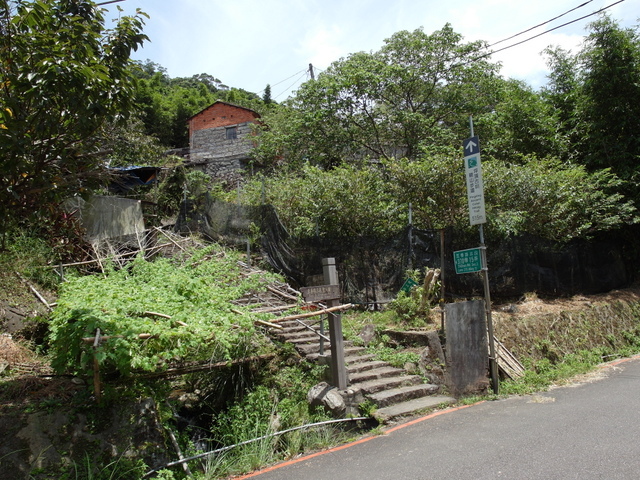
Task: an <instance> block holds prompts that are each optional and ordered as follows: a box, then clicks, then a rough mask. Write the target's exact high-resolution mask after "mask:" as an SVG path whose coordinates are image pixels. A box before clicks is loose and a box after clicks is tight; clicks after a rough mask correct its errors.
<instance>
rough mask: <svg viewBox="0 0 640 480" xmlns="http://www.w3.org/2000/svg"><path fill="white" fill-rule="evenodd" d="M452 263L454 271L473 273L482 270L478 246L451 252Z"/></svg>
mask: <svg viewBox="0 0 640 480" xmlns="http://www.w3.org/2000/svg"><path fill="white" fill-rule="evenodd" d="M453 263H454V264H455V267H456V273H458V274H459V273H473V272H479V271H480V270H482V256H481V254H480V248H469V249H467V250H458V251H457V252H453Z"/></svg>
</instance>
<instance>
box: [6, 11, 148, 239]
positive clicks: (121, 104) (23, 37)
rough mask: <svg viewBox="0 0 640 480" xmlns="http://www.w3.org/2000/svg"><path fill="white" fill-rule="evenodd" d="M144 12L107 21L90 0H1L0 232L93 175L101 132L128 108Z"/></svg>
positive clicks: (84, 185) (131, 104)
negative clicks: (133, 60)
mask: <svg viewBox="0 0 640 480" xmlns="http://www.w3.org/2000/svg"><path fill="white" fill-rule="evenodd" d="M145 17H146V15H145V14H144V13H143V12H141V11H139V10H138V11H137V13H136V14H135V15H134V16H123V17H121V18H120V19H119V20H118V21H117V23H116V24H115V26H114V27H113V28H106V27H105V20H104V12H103V10H102V9H100V8H98V7H97V6H96V5H95V4H94V3H93V2H91V1H86V0H57V1H53V0H40V1H22V0H21V1H11V0H0V52H1V55H0V92H1V93H0V178H1V180H2V186H3V188H2V190H0V233H3V232H5V231H6V230H7V228H8V227H9V226H10V225H11V223H13V222H14V221H15V220H16V219H18V218H21V217H22V216H23V215H30V214H32V213H34V212H37V211H39V210H45V209H46V205H48V204H50V203H51V202H57V201H59V200H60V199H62V198H65V197H67V196H70V195H73V194H76V193H78V192H82V191H83V189H85V188H87V187H88V186H89V185H90V183H91V180H92V179H95V178H96V176H97V172H98V171H99V170H100V169H99V166H100V162H101V161H102V155H101V154H100V151H101V145H100V132H101V129H102V128H103V127H104V126H105V125H107V124H112V123H118V122H121V121H124V120H126V118H127V117H128V115H129V112H131V111H133V110H134V107H135V104H134V101H133V92H134V86H135V83H134V79H133V76H132V75H131V60H130V54H131V52H132V51H133V50H136V49H137V48H138V47H140V46H141V45H142V44H143V42H144V41H145V40H146V39H147V37H146V36H145V35H144V34H143V26H144V18H145Z"/></svg>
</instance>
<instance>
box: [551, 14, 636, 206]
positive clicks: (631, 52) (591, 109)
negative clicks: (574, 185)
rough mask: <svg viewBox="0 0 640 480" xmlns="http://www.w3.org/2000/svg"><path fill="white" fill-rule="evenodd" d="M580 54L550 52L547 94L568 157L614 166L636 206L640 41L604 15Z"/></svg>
mask: <svg viewBox="0 0 640 480" xmlns="http://www.w3.org/2000/svg"><path fill="white" fill-rule="evenodd" d="M588 29H589V34H588V35H587V37H586V41H585V42H584V44H583V47H582V49H581V50H580V51H579V52H578V53H577V54H575V55H572V54H570V53H569V52H566V51H564V50H562V49H559V48H555V49H548V50H547V51H546V54H547V56H548V63H549V66H550V67H551V73H550V76H549V79H550V82H549V85H548V86H547V87H546V88H545V89H544V91H543V96H544V97H545V99H546V100H547V101H548V103H549V104H550V105H551V106H552V107H553V108H554V110H555V112H556V114H555V116H556V118H557V122H558V125H559V133H560V134H561V135H563V136H565V137H566V142H567V143H568V145H570V148H568V150H567V152H566V155H565V156H564V157H563V159H567V160H570V161H574V162H577V163H580V164H582V165H585V166H586V167H587V168H588V169H589V170H590V171H595V170H599V169H603V168H610V169H611V172H612V173H614V174H615V175H617V176H618V177H619V178H621V179H622V180H624V181H625V182H626V183H625V184H624V185H621V186H620V188H619V191H620V192H621V193H625V194H626V195H627V196H629V197H630V198H633V199H634V200H635V201H636V202H637V201H638V198H639V197H640V192H639V191H638V187H637V185H638V182H637V176H638V168H637V165H638V151H639V150H640V140H639V139H638V135H637V134H636V132H637V131H638V129H639V128H640V123H639V122H640V120H639V119H640V107H639V105H640V37H639V36H638V27H637V26H636V27H634V28H633V29H623V28H621V27H620V26H619V25H618V24H617V23H616V22H615V21H614V20H612V19H611V18H609V17H608V16H606V15H602V16H601V17H600V18H599V19H598V20H596V21H595V22H593V23H591V24H590V25H589V26H588Z"/></svg>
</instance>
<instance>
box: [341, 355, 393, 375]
mask: <svg viewBox="0 0 640 480" xmlns="http://www.w3.org/2000/svg"><path fill="white" fill-rule="evenodd" d="M372 357H373V355H372ZM350 358H357V357H350ZM345 363H346V364H347V373H349V374H352V373H358V372H364V371H366V370H372V369H374V368H380V367H384V366H387V365H389V364H388V363H387V362H383V361H382V360H371V361H362V362H351V363H350V362H348V361H347V360H346V359H345Z"/></svg>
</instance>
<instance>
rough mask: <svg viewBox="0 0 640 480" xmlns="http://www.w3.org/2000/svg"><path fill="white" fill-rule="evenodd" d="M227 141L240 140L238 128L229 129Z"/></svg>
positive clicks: (227, 130)
mask: <svg viewBox="0 0 640 480" xmlns="http://www.w3.org/2000/svg"><path fill="white" fill-rule="evenodd" d="M226 134H227V140H236V139H237V138H238V129H237V128H236V127H227V129H226Z"/></svg>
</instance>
